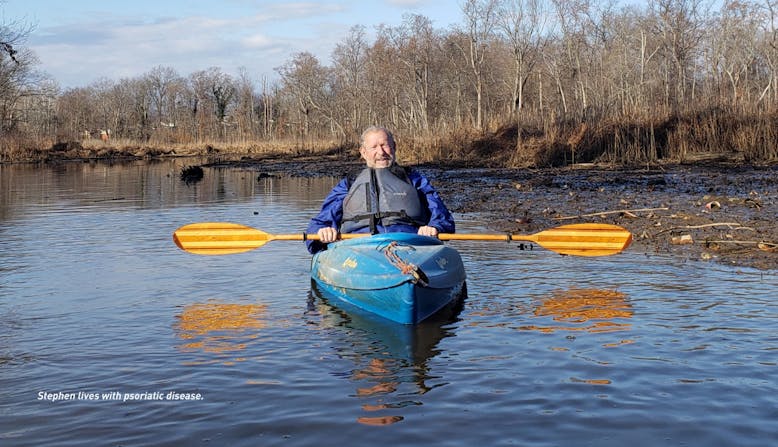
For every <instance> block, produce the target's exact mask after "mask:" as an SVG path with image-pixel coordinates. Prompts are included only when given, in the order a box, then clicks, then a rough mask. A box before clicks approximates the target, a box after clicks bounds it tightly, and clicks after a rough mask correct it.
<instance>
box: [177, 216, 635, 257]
mask: <svg viewBox="0 0 778 447" xmlns="http://www.w3.org/2000/svg"><path fill="white" fill-rule="evenodd" d="M365 236H369V234H365V233H350V234H341V235H340V237H341V239H352V238H357V237H365ZM438 238H439V239H441V240H444V241H453V240H459V241H503V242H507V241H527V242H534V243H536V244H538V245H540V246H541V247H543V248H546V249H548V250H551V251H554V252H557V253H561V254H564V255H574V256H608V255H614V254H616V253H619V252H621V251H622V250H624V249H625V248H627V247H628V246H629V244H630V243H631V242H632V233H630V232H629V231H627V230H625V229H624V228H621V227H619V226H616V225H610V224H602V223H580V224H570V225H562V226H560V227H556V228H551V229H549V230H544V231H541V232H539V233H535V234H526V235H525V234H459V233H457V234H450V233H441V234H439V235H438ZM306 239H310V240H318V239H319V237H318V236H317V235H315V234H269V233H265V232H264V231H261V230H257V229H255V228H251V227H247V226H245V225H240V224H235V223H229V222H204V223H194V224H189V225H184V226H183V227H181V228H179V229H178V230H176V231H175V232H174V233H173V241H175V243H176V245H178V247H179V248H181V249H182V250H185V251H187V252H189V253H195V254H199V255H228V254H234V253H242V252H244V251H249V250H254V249H255V248H259V247H261V246H263V245H265V244H267V243H268V242H270V241H276V240H284V241H303V240H306Z"/></svg>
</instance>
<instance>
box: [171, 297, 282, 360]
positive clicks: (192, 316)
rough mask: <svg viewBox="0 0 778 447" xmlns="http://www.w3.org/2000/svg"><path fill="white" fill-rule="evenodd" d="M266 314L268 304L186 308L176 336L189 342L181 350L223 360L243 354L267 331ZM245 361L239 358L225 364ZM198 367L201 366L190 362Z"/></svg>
mask: <svg viewBox="0 0 778 447" xmlns="http://www.w3.org/2000/svg"><path fill="white" fill-rule="evenodd" d="M266 311H267V306H266V305H264V304H234V303H221V302H217V301H209V302H207V303H194V304H189V305H186V306H184V308H183V310H182V311H181V313H180V314H179V315H177V316H176V320H177V321H176V323H175V324H174V329H175V332H176V334H177V335H178V337H179V338H181V339H182V340H184V341H185V343H183V344H181V345H179V349H181V350H182V351H185V352H187V351H189V352H191V351H198V350H199V351H203V352H207V353H210V354H221V357H224V356H226V355H227V354H234V353H236V352H239V351H242V350H244V349H245V348H246V341H247V340H251V339H255V338H257V336H258V335H257V332H258V330H260V329H262V328H264V327H266V325H267V323H266V321H265V318H266V315H265V314H266ZM242 360H244V359H243V358H242V357H235V358H232V359H231V360H229V361H225V362H224V363H226V364H231V363H232V362H235V361H242ZM196 363H200V362H194V363H191V362H190V364H196Z"/></svg>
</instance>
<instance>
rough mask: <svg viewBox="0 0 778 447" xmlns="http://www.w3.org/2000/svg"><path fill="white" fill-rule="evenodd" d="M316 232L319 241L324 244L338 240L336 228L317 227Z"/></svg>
mask: <svg viewBox="0 0 778 447" xmlns="http://www.w3.org/2000/svg"><path fill="white" fill-rule="evenodd" d="M316 234H317V235H318V236H319V241H321V242H323V243H325V244H329V243H330V242H335V241H336V240H338V230H337V229H335V228H332V227H325V228H319V230H318V231H316Z"/></svg>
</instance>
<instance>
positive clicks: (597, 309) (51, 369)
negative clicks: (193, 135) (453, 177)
mask: <svg viewBox="0 0 778 447" xmlns="http://www.w3.org/2000/svg"><path fill="white" fill-rule="evenodd" d="M186 163H187V162H185V161H172V162H164V163H154V164H145V163H134V164H129V165H112V166H111V165H100V164H98V165H90V164H75V163H74V164H66V165H62V166H59V167H56V168H51V167H37V168H36V167H30V166H0V187H1V188H2V189H1V190H0V220H1V221H2V225H0V445H3V446H23V445H29V446H38V445H60V446H69V445H74V446H75V445H79V446H80V445H231V446H242V445H246V446H258V445H260V446H273V445H284V446H309V445H320V444H322V443H323V444H325V445H365V444H367V443H375V442H379V443H381V444H387V445H392V444H397V445H404V446H414V445H448V446H470V445H490V446H499V445H522V446H546V445H576V446H581V445H594V446H611V445H612V446H624V445H631V446H656V445H679V446H683V445H706V446H713V445H738V446H762V445H770V444H771V442H774V440H775V439H778V422H776V421H778V384H776V380H775V378H776V377H777V376H776V373H777V372H778V369H777V368H776V354H777V351H778V304H776V300H775V299H776V290H778V288H776V286H778V278H776V273H775V272H760V271H755V270H748V269H736V268H731V267H726V266H720V265H717V264H711V263H701V262H684V261H683V260H679V259H672V258H666V257H654V256H652V257H647V256H645V255H643V254H640V253H634V252H630V251H627V252H626V253H623V254H620V255H618V256H614V257H608V258H574V257H561V256H558V255H555V254H553V253H550V252H548V251H545V250H542V249H539V248H536V249H535V250H532V251H528V250H525V251H521V250H519V249H518V248H517V247H516V246H515V245H508V244H503V243H486V242H452V243H451V245H452V246H455V247H456V248H457V249H459V251H460V252H461V253H462V256H463V258H464V259H465V263H466V268H467V271H468V297H467V299H466V301H465V303H464V306H463V308H462V310H461V312H460V313H459V314H458V316H457V318H456V319H453V320H452V321H448V322H440V323H433V324H423V325H420V326H419V327H416V328H405V327H401V326H398V325H394V324H388V323H383V322H381V321H377V320H375V319H372V318H370V317H369V316H366V315H359V314H354V313H351V314H349V313H345V312H342V311H341V310H339V309H338V308H337V307H335V306H333V305H332V304H331V303H328V302H326V301H324V300H322V299H321V298H318V297H317V296H315V295H312V294H311V291H310V282H309V278H308V274H309V271H310V269H309V262H310V257H309V255H308V254H307V252H306V251H305V249H304V247H303V246H302V243H300V242H286V241H274V242H272V243H270V244H267V245H265V246H264V247H262V248H260V249H258V250H256V251H252V252H248V253H243V254H238V255H230V256H214V257H204V256H196V255H191V254H188V253H185V252H182V251H180V250H178V249H177V248H176V247H175V245H174V244H173V242H172V240H171V234H172V232H173V231H174V230H175V229H176V228H178V227H179V226H181V225H184V224H187V223H192V222H202V221H232V222H238V223H242V224H246V225H250V226H252V227H255V228H260V229H263V230H265V231H268V232H271V233H294V232H298V231H302V229H304V227H305V225H306V223H307V220H308V218H309V217H310V216H311V215H312V214H314V213H315V212H316V210H317V209H318V206H319V202H320V200H321V199H322V197H323V196H324V195H325V194H326V192H327V191H328V190H329V188H330V187H331V186H332V185H333V184H334V182H335V179H300V178H288V177H281V178H263V179H257V178H256V175H255V173H252V172H247V171H236V170H216V169H208V170H206V177H205V180H204V181H203V182H201V183H198V184H195V185H188V186H187V185H185V184H183V183H181V182H180V181H179V180H178V178H177V173H178V171H179V170H180V168H181V167H182V166H184V165H185V164H186ZM456 217H457V218H458V220H459V225H460V231H461V232H483V231H484V228H485V222H481V221H479V216H461V215H460V216H456ZM771 440H772V441H771Z"/></svg>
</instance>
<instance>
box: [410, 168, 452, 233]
mask: <svg viewBox="0 0 778 447" xmlns="http://www.w3.org/2000/svg"><path fill="white" fill-rule="evenodd" d="M408 178H409V179H410V180H411V182H413V185H414V186H415V187H416V189H417V190H418V191H419V192H420V193H421V196H422V197H424V198H425V199H426V201H427V208H428V209H429V212H430V219H429V222H428V223H427V225H429V226H431V227H435V228H437V229H438V231H439V232H441V233H454V232H455V231H456V226H455V225H454V217H453V216H452V215H451V213H450V212H449V210H448V208H447V207H446V204H445V203H444V202H443V199H442V198H441V197H440V195H439V194H438V192H437V191H436V190H435V188H434V187H433V186H432V183H430V181H429V180H428V179H427V177H425V176H424V175H422V174H421V173H419V172H418V171H415V170H411V172H410V173H409V174H408Z"/></svg>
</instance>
